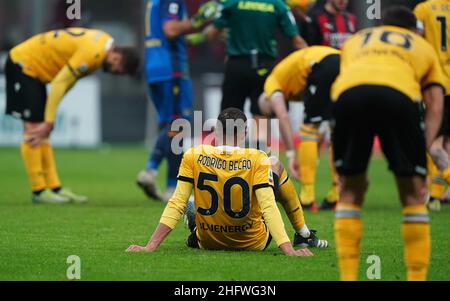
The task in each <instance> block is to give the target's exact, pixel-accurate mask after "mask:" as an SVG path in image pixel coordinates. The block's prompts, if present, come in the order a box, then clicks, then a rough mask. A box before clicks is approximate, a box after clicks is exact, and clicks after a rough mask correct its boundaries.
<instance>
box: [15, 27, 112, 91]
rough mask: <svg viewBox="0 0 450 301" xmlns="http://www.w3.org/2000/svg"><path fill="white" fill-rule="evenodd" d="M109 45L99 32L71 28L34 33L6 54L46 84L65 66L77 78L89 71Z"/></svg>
mask: <svg viewBox="0 0 450 301" xmlns="http://www.w3.org/2000/svg"><path fill="white" fill-rule="evenodd" d="M112 44H113V39H112V38H111V36H110V35H108V34H107V33H105V32H103V31H100V30H95V29H85V28H75V27H74V28H68V29H61V30H53V31H49V32H46V33H42V34H39V35H36V36H34V37H32V38H30V39H28V40H27V41H25V42H23V43H21V44H19V45H18V46H16V47H14V48H13V49H12V50H11V52H10V56H11V59H12V61H13V62H14V63H16V64H19V65H21V66H22V68H23V72H24V73H25V74H26V75H28V76H30V77H33V78H36V79H38V80H40V81H41V82H42V83H49V82H51V81H52V80H53V79H54V78H55V77H56V75H57V74H58V73H59V71H60V70H61V69H62V68H63V67H64V66H66V65H68V66H69V68H70V69H71V71H72V73H73V74H74V76H75V77H77V78H80V77H83V76H86V75H88V74H90V73H92V72H93V71H95V70H96V69H98V68H99V67H100V66H101V65H102V64H103V61H104V60H105V57H106V53H107V51H108V50H109V48H110V47H111V46H112Z"/></svg>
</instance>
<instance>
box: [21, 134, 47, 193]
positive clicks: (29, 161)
mask: <svg viewBox="0 0 450 301" xmlns="http://www.w3.org/2000/svg"><path fill="white" fill-rule="evenodd" d="M20 152H21V154H22V160H23V162H24V164H25V169H26V171H27V174H28V180H29V182H30V185H31V190H32V191H39V190H43V189H45V188H46V187H47V185H46V183H45V177H44V171H43V168H42V152H41V148H40V147H39V146H38V147H31V146H30V145H29V144H28V143H25V142H23V143H22V144H21V146H20Z"/></svg>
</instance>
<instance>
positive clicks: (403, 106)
mask: <svg viewBox="0 0 450 301" xmlns="http://www.w3.org/2000/svg"><path fill="white" fill-rule="evenodd" d="M333 115H334V116H333V118H334V119H335V122H334V129H333V132H332V136H333V138H332V140H333V150H334V160H335V166H336V169H337V171H338V173H339V174H340V175H344V176H352V175H360V174H363V173H365V172H366V170H367V166H368V162H369V159H370V156H371V153H372V146H373V141H374V138H375V136H376V135H378V137H379V139H380V142H381V147H382V149H383V152H384V154H385V156H386V158H387V160H388V162H389V169H390V170H392V171H393V172H394V173H395V174H396V175H397V176H402V177H403V176H404V177H411V176H414V175H418V176H421V177H425V176H426V174H427V169H426V166H427V165H426V162H427V161H426V146H425V134H424V123H423V111H422V109H421V106H420V104H419V103H414V102H413V101H411V99H410V98H409V97H408V96H406V95H404V94H403V93H401V92H399V91H397V90H395V89H392V88H389V87H385V86H369V85H367V86H366V85H365V86H358V87H355V88H351V89H349V90H347V91H346V92H344V93H343V94H342V95H341V96H340V97H339V99H338V101H337V102H336V103H335V104H334V105H333Z"/></svg>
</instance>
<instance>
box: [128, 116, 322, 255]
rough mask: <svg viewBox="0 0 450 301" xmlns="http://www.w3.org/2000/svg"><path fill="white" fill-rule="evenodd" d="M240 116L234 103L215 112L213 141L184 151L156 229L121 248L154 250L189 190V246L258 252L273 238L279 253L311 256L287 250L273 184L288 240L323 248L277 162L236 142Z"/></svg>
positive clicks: (242, 128)
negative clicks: (291, 233)
mask: <svg viewBox="0 0 450 301" xmlns="http://www.w3.org/2000/svg"><path fill="white" fill-rule="evenodd" d="M246 121H247V118H246V116H245V114H244V113H243V112H242V111H240V110H238V109H235V108H229V109H226V110H224V111H223V112H222V113H221V114H220V115H219V117H218V122H217V126H216V130H215V134H216V141H217V143H218V144H219V145H218V146H209V145H200V146H198V147H196V148H191V149H190V150H188V151H187V152H186V153H185V155H184V157H183V160H182V163H181V167H180V171H179V175H178V183H177V187H176V190H175V193H174V195H173V196H172V198H171V199H170V201H169V203H168V204H167V206H166V209H165V210H164V213H163V214H162V217H161V220H160V223H159V225H158V227H157V229H156V231H155V232H154V234H153V235H152V237H151V239H150V241H149V242H148V244H147V245H146V246H144V247H143V246H135V245H133V246H130V247H129V248H128V250H127V251H130V252H152V251H155V250H156V249H157V248H158V246H159V245H160V244H161V243H162V241H163V240H164V239H165V238H166V237H167V235H168V234H169V233H170V232H171V231H172V229H174V228H175V226H176V224H177V223H178V221H179V220H180V219H181V217H182V216H183V213H184V212H185V209H186V207H187V204H188V200H189V197H190V195H191V192H192V190H194V206H195V210H196V214H195V224H194V223H193V221H192V220H191V221H190V224H191V225H192V226H191V227H190V228H191V231H192V234H191V236H190V237H189V239H188V241H187V244H188V246H189V247H193V248H201V249H210V250H249V251H261V250H264V249H265V248H266V247H267V246H268V244H269V243H270V241H271V239H272V237H273V239H274V240H275V242H276V243H277V245H278V247H279V248H280V249H281V250H282V251H283V253H284V254H285V255H295V256H311V255H312V253H311V252H310V251H309V250H308V249H303V250H294V249H293V247H292V245H291V243H290V240H289V238H288V236H287V234H286V231H285V228H284V223H283V220H282V218H281V215H280V212H279V210H278V207H277V205H276V201H275V194H274V185H278V186H279V188H278V190H277V191H278V193H279V195H280V200H281V202H282V204H283V206H284V208H285V209H286V212H287V213H288V216H289V219H290V221H291V223H292V224H293V226H294V228H296V229H297V231H296V237H295V239H294V241H295V242H294V244H297V245H309V246H316V247H326V245H327V244H328V243H327V242H326V241H322V240H319V239H317V237H315V235H314V232H313V231H310V230H309V229H308V227H307V226H306V225H305V221H304V217H303V212H302V208H301V205H300V202H299V200H298V197H297V193H296V191H295V189H294V186H293V185H292V182H291V181H290V180H289V178H288V177H287V174H286V172H285V171H284V170H283V168H282V166H281V164H280V163H279V161H278V160H276V159H274V158H270V159H269V158H268V157H267V155H266V154H265V153H264V152H262V151H258V150H256V149H249V148H239V147H238V145H241V143H243V141H244V139H245V137H246V134H247V127H246ZM222 125H224V126H222ZM219 141H222V143H219ZM272 168H273V169H274V170H272ZM274 172H278V174H275V173H274ZM278 175H281V176H280V177H279V176H278ZM277 182H279V184H277ZM188 217H189V214H188Z"/></svg>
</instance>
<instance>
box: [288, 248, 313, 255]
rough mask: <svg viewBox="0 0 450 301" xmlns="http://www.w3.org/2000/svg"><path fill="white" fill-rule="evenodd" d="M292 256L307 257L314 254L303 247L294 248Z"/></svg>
mask: <svg viewBox="0 0 450 301" xmlns="http://www.w3.org/2000/svg"><path fill="white" fill-rule="evenodd" d="M292 256H299V257H309V256H314V254H313V253H312V252H311V251H310V250H309V249H307V248H305V249H300V250H295V251H294V254H292Z"/></svg>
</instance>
